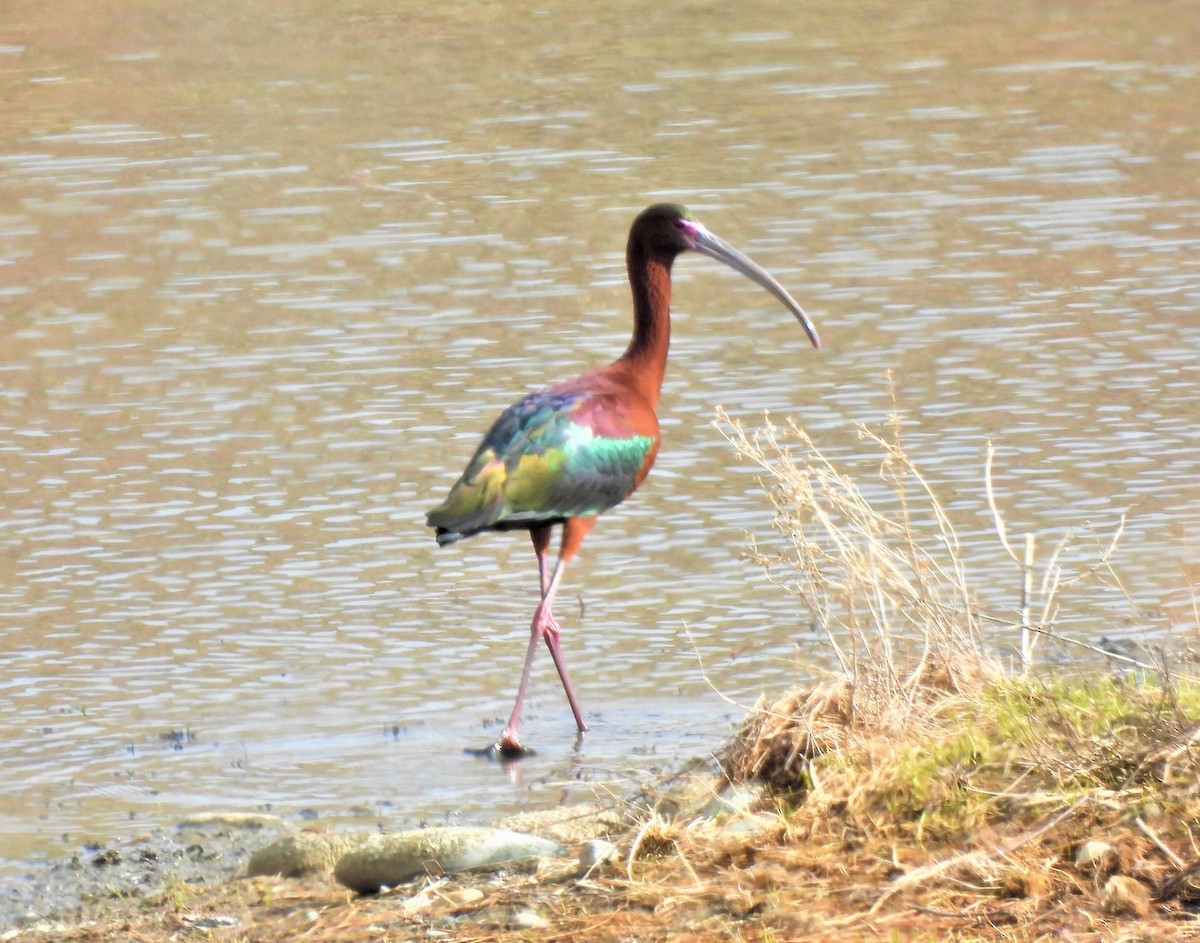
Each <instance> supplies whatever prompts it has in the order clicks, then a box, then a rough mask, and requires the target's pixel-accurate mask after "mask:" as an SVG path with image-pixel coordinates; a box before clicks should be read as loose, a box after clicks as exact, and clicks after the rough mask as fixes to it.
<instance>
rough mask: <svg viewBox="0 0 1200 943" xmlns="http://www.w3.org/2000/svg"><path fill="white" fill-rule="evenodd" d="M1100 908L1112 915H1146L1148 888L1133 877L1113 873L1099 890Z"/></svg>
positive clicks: (1147, 911) (1148, 909) (1147, 914)
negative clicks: (1102, 888) (1101, 889)
mask: <svg viewBox="0 0 1200 943" xmlns="http://www.w3.org/2000/svg"><path fill="white" fill-rule="evenodd" d="M1100 909H1101V910H1103V911H1104V912H1105V913H1106V914H1108V915H1109V916H1112V917H1147V916H1149V914H1150V889H1149V888H1148V887H1146V885H1145V884H1143V883H1142V882H1141V881H1139V880H1137V879H1135V878H1131V877H1127V876H1126V875H1124V874H1114V875H1113V876H1112V877H1110V878H1109V879H1108V883H1106V884H1105V885H1104V890H1103V891H1101V892H1100Z"/></svg>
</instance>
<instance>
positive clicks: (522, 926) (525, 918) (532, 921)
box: [507, 910, 550, 930]
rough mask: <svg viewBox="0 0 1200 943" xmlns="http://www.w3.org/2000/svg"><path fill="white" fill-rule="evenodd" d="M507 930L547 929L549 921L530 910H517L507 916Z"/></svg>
mask: <svg viewBox="0 0 1200 943" xmlns="http://www.w3.org/2000/svg"><path fill="white" fill-rule="evenodd" d="M507 929H509V930H549V929H550V921H549V920H547V919H546V918H545V917H543V916H542V915H541V914H539V913H535V912H534V911H532V910H518V911H517V912H516V913H514V914H513V915H512V916H511V917H509V918H508V924H507Z"/></svg>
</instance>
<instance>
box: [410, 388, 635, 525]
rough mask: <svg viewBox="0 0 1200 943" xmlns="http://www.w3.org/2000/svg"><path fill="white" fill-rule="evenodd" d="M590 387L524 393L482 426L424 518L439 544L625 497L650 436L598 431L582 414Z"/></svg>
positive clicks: (586, 513)
mask: <svg viewBox="0 0 1200 943" xmlns="http://www.w3.org/2000/svg"><path fill="white" fill-rule="evenodd" d="M599 396H601V394H597V393H586V392H583V393H580V392H570V393H563V392H553V391H549V390H542V391H539V392H537V393H531V394H530V395H529V396H527V397H525V398H524V399H522V400H521V401H520V402H517V403H514V404H513V405H512V406H510V407H509V408H508V409H506V410H505V411H504V413H503V414H502V415H501V416H500V418H499V419H497V420H496V423H495V424H494V425H493V426H492V428H491V429H490V430H488V433H487V435H486V436H485V437H484V440H483V443H482V444H481V445H480V446H479V449H478V450H477V451H476V452H475V455H474V457H473V458H472V459H471V461H470V463H469V464H468V465H467V470H466V471H465V472H463V475H462V477H461V478H460V479H459V480H458V483H457V484H455V486H454V487H453V488H452V489H451V491H450V495H449V497H447V498H446V500H445V501H444V502H443V503H442V504H441V505H440V506H438V507H436V508H434V509H433V510H432V511H430V512H429V514H428V517H427V521H428V524H429V526H430V527H434V528H436V529H437V532H438V542H439V543H450V542H452V541H454V540H457V539H459V538H460V537H466V536H469V535H471V534H474V533H478V532H479V531H481V530H489V529H501V530H502V529H507V528H511V527H528V526H530V525H532V524H538V523H553V522H556V521H561V520H563V519H564V518H568V517H591V516H594V515H596V514H599V513H600V512H602V511H605V510H607V509H608V508H611V507H613V506H614V505H617V504H619V503H620V502H621V501H623V500H624V499H625V498H627V497H628V496H629V495H630V493H631V492H632V491H633V489H634V488H635V487H636V485H637V481H638V474H639V472H640V471H641V469H642V465H643V463H644V462H645V460H646V456H647V455H648V454H649V452H650V450H651V449H652V448H653V445H654V440H653V438H652V437H651V436H645V435H628V436H613V435H601V434H599V433H597V431H596V430H595V429H594V428H593V426H592V424H591V423H590V422H589V421H588V420H587V419H585V418H584V417H585V415H596V414H598V413H600V412H602V410H601V409H598V408H597V407H598V405H599V404H598V403H597V402H595V400H596V398H597V397H599Z"/></svg>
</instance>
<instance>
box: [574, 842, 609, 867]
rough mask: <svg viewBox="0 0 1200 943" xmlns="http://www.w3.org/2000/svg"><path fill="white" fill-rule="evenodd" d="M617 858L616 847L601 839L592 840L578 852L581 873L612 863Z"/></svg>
mask: <svg viewBox="0 0 1200 943" xmlns="http://www.w3.org/2000/svg"><path fill="white" fill-rule="evenodd" d="M616 857H617V846H616V845H614V844H613V843H612V842H610V841H605V840H604V839H603V838H593V839H592V840H591V841H590V842H587V843H586V844H585V845H584V846H583V848H582V849H581V850H580V852H579V868H580V870H582V871H583V872H585V873H586V872H588V871H591V870H592V869H593V868H595V867H596V866H597V865H600V864H603V863H604V862H607V861H613V860H615V859H616Z"/></svg>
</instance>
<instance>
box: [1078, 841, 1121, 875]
mask: <svg viewBox="0 0 1200 943" xmlns="http://www.w3.org/2000/svg"><path fill="white" fill-rule="evenodd" d="M1116 860H1117V850H1116V849H1115V848H1114V847H1113V846H1112V845H1110V844H1109V843H1108V842H1106V841H1100V840H1099V839H1096V838H1093V839H1090V840H1088V841H1085V842H1084V843H1083V844H1082V845H1080V846H1079V850H1078V851H1077V852H1075V867H1077V868H1079V869H1080V870H1081V871H1104V870H1107V869H1108V868H1110V867H1112V866H1113V865H1114V864H1115V863H1116Z"/></svg>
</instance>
